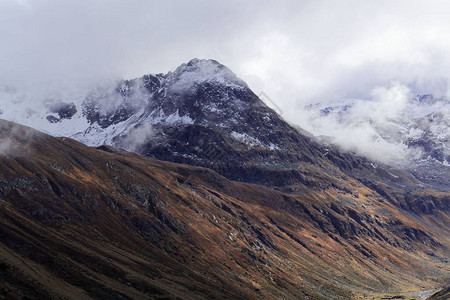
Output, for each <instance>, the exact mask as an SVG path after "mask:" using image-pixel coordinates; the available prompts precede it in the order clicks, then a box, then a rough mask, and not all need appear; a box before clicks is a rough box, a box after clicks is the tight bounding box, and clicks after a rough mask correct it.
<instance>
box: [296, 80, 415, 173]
mask: <svg viewBox="0 0 450 300" xmlns="http://www.w3.org/2000/svg"><path fill="white" fill-rule="evenodd" d="M412 97H413V95H412V94H411V91H410V89H408V88H407V87H406V86H405V85H403V84H401V83H399V82H393V83H391V84H390V85H389V86H388V87H377V88H375V89H374V90H373V91H372V92H371V97H370V98H368V99H348V100H347V101H346V102H345V103H339V104H338V106H333V105H336V104H335V103H322V104H320V105H318V106H317V107H316V106H310V107H307V108H308V109H304V110H300V111H299V112H298V113H299V114H300V115H301V117H300V118H299V119H298V123H299V125H300V126H302V127H303V128H304V129H306V130H307V131H310V132H311V133H313V134H314V135H315V136H318V137H319V138H322V139H325V140H328V141H331V142H332V143H335V144H337V145H338V146H340V147H341V148H342V149H344V150H348V151H354V152H356V153H359V154H362V155H364V156H366V157H368V158H370V159H374V160H377V161H381V162H384V163H390V164H391V163H399V164H402V163H406V162H407V161H408V160H409V159H410V158H412V157H417V156H419V155H420V153H418V152H417V151H418V150H416V149H415V150H411V149H408V147H407V146H406V145H405V144H404V143H403V141H402V133H403V132H404V131H406V130H408V129H407V128H406V127H402V126H405V124H404V123H402V121H403V120H404V118H409V117H410V116H409V115H408V110H409V109H410V108H411V106H412V104H411V103H410V99H411V98H412ZM323 109H327V112H325V111H324V110H323ZM329 138H331V140H330V139H329Z"/></svg>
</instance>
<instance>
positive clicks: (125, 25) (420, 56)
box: [0, 0, 450, 161]
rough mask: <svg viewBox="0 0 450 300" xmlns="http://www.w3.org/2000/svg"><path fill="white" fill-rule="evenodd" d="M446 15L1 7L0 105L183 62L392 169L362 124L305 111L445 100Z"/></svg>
mask: <svg viewBox="0 0 450 300" xmlns="http://www.w3.org/2000/svg"><path fill="white" fill-rule="evenodd" d="M449 6H450V4H449V3H448V2H446V1H432V2H427V3H424V2H423V1H396V2H395V3H392V1H377V2H376V3H366V2H361V1H339V2H335V3H329V2H326V1H282V2H279V1H245V2H241V1H226V2H223V3H222V2H221V3H213V2H211V1H189V2H186V1H168V2H164V3H159V2H149V1H127V2H126V3H125V2H122V1H84V0H81V1H71V0H69V1H64V2H61V1H54V0H42V1H27V0H20V1H19V0H3V1H0V38H1V40H2V41H3V42H2V47H0V65H1V68H0V86H2V88H1V89H0V101H1V102H2V104H3V105H2V106H4V107H5V106H6V107H8V106H9V103H11V102H12V101H15V102H17V101H20V102H21V103H24V104H23V105H22V107H25V106H27V107H29V106H38V105H39V103H43V102H45V101H47V102H48V101H49V99H50V100H51V99H64V100H65V101H66V102H71V101H73V99H80V98H83V97H84V96H85V95H86V93H88V91H90V90H92V89H94V88H96V87H97V86H98V85H100V84H105V83H106V84H108V83H109V82H111V81H114V80H118V79H122V78H136V77H140V76H142V75H143V74H147V73H158V72H162V73H166V72H167V71H168V70H175V68H176V67H177V66H178V65H180V64H181V63H183V62H186V61H189V60H190V59H192V58H193V57H200V58H213V59H216V60H217V61H219V62H221V63H222V64H224V65H226V66H228V67H229V68H230V69H232V70H233V71H234V72H235V73H236V74H237V75H238V76H239V77H241V78H242V79H243V80H245V81H246V82H247V83H248V84H249V86H250V87H251V88H252V89H253V91H254V92H255V93H256V94H259V93H260V92H261V91H264V92H265V93H266V94H267V95H269V97H270V98H271V99H272V100H273V101H274V102H275V103H276V104H277V105H278V106H279V107H280V108H281V109H282V111H283V112H284V114H283V117H284V118H286V119H287V120H289V121H290V122H291V123H294V124H297V125H300V126H301V127H303V128H305V129H307V130H309V131H311V132H312V133H313V134H315V135H330V136H332V137H333V138H334V141H335V142H337V143H339V144H340V145H341V146H343V147H344V148H349V149H353V150H356V151H360V152H361V153H363V154H365V155H369V156H371V158H375V159H383V160H385V161H386V159H385V158H386V156H389V157H388V159H387V160H392V159H394V160H396V159H397V158H398V157H397V156H400V157H401V158H404V156H405V155H406V154H405V153H404V151H403V150H404V149H403V148H402V147H403V146H402V145H397V144H396V143H392V142H390V141H385V142H382V143H376V144H375V143H373V139H372V136H373V133H374V129H373V128H372V127H371V126H367V123H364V122H363V123H357V122H352V123H351V126H345V127H342V124H341V125H340V126H338V127H337V126H336V125H337V124H336V122H335V120H332V119H331V118H316V119H315V120H314V121H312V120H311V118H310V113H311V112H310V111H305V109H304V107H305V106H307V105H309V104H315V103H318V102H322V103H331V104H336V105H340V104H342V103H348V102H349V99H358V102H360V103H366V102H367V103H371V104H368V106H365V105H361V106H360V108H361V109H359V110H358V111H357V112H358V114H359V116H360V117H367V118H369V119H375V120H377V122H380V121H383V120H386V118H390V119H392V117H393V116H395V117H398V116H399V115H400V114H402V113H403V112H404V110H405V109H406V108H407V107H408V105H409V104H408V101H407V99H408V98H411V97H414V96H415V95H417V94H433V95H434V96H436V97H441V96H447V95H448V94H449V86H448V80H449V71H448V70H450V62H449V60H448V58H447V57H446V55H445V54H446V53H448V52H449V50H450V36H449V34H448V32H450V31H449V29H450V20H449V19H448V17H447V15H446V12H447V11H448V9H449V8H450V7H449ZM105 8H107V9H105ZM11 95H13V96H11ZM25 103H28V104H27V105H25ZM268 104H269V105H270V103H268ZM366 108H367V109H366ZM372 108H373V109H372ZM9 113H12V112H9ZM354 113H355V112H354ZM1 117H3V118H8V116H6V113H4V114H3V115H2V116H1ZM358 124H359V125H360V126H359V125H358ZM347 125H348V124H347ZM356 144H357V147H355V145H356ZM393 153H395V156H394V157H391V155H390V154H393Z"/></svg>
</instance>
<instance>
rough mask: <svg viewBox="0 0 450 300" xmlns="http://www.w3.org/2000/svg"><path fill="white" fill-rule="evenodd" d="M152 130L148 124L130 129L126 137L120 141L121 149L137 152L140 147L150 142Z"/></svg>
mask: <svg viewBox="0 0 450 300" xmlns="http://www.w3.org/2000/svg"><path fill="white" fill-rule="evenodd" d="M152 137H153V128H152V125H151V124H150V123H143V124H140V125H139V126H138V127H134V128H132V129H131V130H130V131H129V132H128V133H127V135H126V136H125V137H124V138H123V139H121V140H120V145H121V148H123V149H126V150H128V151H133V152H135V151H138V150H139V149H140V147H142V146H143V145H145V144H147V143H148V142H150V141H151V138H152Z"/></svg>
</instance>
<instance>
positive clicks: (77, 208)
mask: <svg viewBox="0 0 450 300" xmlns="http://www.w3.org/2000/svg"><path fill="white" fill-rule="evenodd" d="M6 137H7V138H9V139H10V140H11V144H10V145H11V147H10V149H9V151H3V152H2V154H1V155H0V166H1V167H0V199H1V201H0V206H1V208H2V209H1V210H0V213H1V214H2V218H0V222H1V223H2V226H0V230H1V231H0V234H1V236H2V239H1V240H0V262H1V263H0V272H1V274H2V278H3V279H2V280H0V292H1V293H6V294H7V295H18V296H20V295H22V296H23V295H24V294H23V293H26V292H30V291H31V290H30V287H32V290H34V293H35V294H34V295H35V296H36V297H38V296H39V295H40V296H42V295H46V296H53V297H54V296H60V297H61V296H65V297H69V298H71V297H74V298H76V297H80V296H82V297H92V298H102V297H104V296H105V295H108V296H109V297H112V298H121V297H132V298H148V297H149V295H151V296H152V297H156V298H157V297H169V298H175V297H181V298H186V297H187V298H204V297H220V298H260V297H264V298H268V299H275V298H279V297H284V298H298V297H301V298H305V299H308V298H312V299H329V298H330V297H335V298H338V299H348V298H358V295H362V294H363V293H369V294H370V293H377V292H380V291H386V292H387V291H389V290H392V289H400V290H404V291H408V290H411V289H412V288H416V287H417V286H424V287H435V286H439V285H442V280H443V279H444V278H445V276H446V274H447V275H448V273H446V271H445V270H446V266H448V258H446V253H448V252H447V251H446V249H448V244H449V241H448V224H449V222H450V220H449V219H448V214H446V211H448V207H447V208H445V207H434V212H431V211H430V212H426V211H425V212H423V211H422V209H419V210H418V211H417V213H416V214H414V215H411V213H409V212H408V211H405V210H403V209H401V208H399V207H398V206H396V205H393V204H392V203H391V202H389V201H387V200H386V196H384V195H381V194H378V193H377V192H376V191H373V190H372V191H371V190H368V189H367V187H365V186H361V185H359V183H358V182H357V181H355V180H348V179H345V178H342V179H340V178H339V177H336V178H330V180H331V181H332V182H331V183H332V184H333V186H334V187H330V188H329V189H327V190H326V191H318V190H315V189H313V188H308V187H306V186H304V187H302V190H301V192H300V191H299V192H297V193H294V194H287V193H284V192H281V191H276V190H273V189H268V188H266V187H263V186H260V185H254V184H248V183H241V182H233V181H229V180H228V179H226V178H224V177H222V176H220V175H219V174H217V173H215V172H214V171H211V170H208V169H205V168H201V167H193V166H188V165H180V164H174V163H170V162H163V161H157V160H153V159H148V158H144V157H142V156H139V155H136V154H133V153H127V152H123V151H118V150H115V149H114V148H110V147H106V146H102V147H100V148H89V147H86V146H84V145H82V144H80V143H78V142H76V141H74V140H71V139H68V138H64V137H60V138H54V137H51V136H48V135H45V134H42V133H39V132H37V131H35V130H32V129H30V128H26V127H23V126H20V125H17V124H14V123H11V122H6V121H0V138H1V139H2V140H4V139H5V138H6ZM24 150H26V151H24ZM344 184H345V185H344ZM435 196H436V197H446V196H445V194H442V195H438V194H435ZM442 203H448V199H447V202H445V201H444V202H442ZM438 220H440V221H438ZM439 222H441V223H440V224H442V225H436V224H439ZM442 222H444V223H442ZM444 224H447V225H444ZM446 232H447V234H446ZM431 249H432V250H431ZM11 253H16V255H15V256H11ZM149 253H151V255H149ZM218 257H220V259H218ZM222 261H223V262H226V263H225V264H222V263H221V262H222ZM30 266H31V267H30ZM319 266H320V267H319ZM36 274H40V276H36ZM231 274H234V275H233V276H231ZM423 274H429V278H430V279H431V278H433V280H435V281H434V283H433V284H430V283H429V282H428V283H427V282H425V281H424V280H423V278H424V276H423ZM433 274H434V275H433ZM437 274H438V275H437ZM3 275H4V276H3ZM330 277H331V278H333V279H332V280H331V281H330ZM19 278H20V279H19ZM47 279H48V280H49V281H47ZM56 282H57V285H55V284H54V283H56ZM58 286H60V287H63V288H58ZM39 293H40V294H39Z"/></svg>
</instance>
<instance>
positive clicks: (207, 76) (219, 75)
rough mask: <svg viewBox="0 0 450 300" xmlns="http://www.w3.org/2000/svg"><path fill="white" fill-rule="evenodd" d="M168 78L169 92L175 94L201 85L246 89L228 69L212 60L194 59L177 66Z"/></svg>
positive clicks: (245, 85)
mask: <svg viewBox="0 0 450 300" xmlns="http://www.w3.org/2000/svg"><path fill="white" fill-rule="evenodd" d="M168 77H169V79H168V83H169V85H170V90H171V91H175V92H182V91H183V92H186V91H190V90H193V89H195V88H197V87H198V86H199V85H203V84H214V85H218V86H224V87H226V88H232V89H244V88H248V87H247V84H246V83H245V82H244V81H243V80H241V79H239V78H238V77H237V76H236V74H234V73H233V72H232V71H231V70H230V69H228V68H227V67H226V66H224V65H222V64H220V63H219V62H217V61H215V60H212V59H198V58H194V59H192V60H190V61H189V62H188V63H184V64H182V65H181V66H179V67H178V68H177V69H176V70H175V71H174V72H173V73H171V74H170V75H169V76H168Z"/></svg>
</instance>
